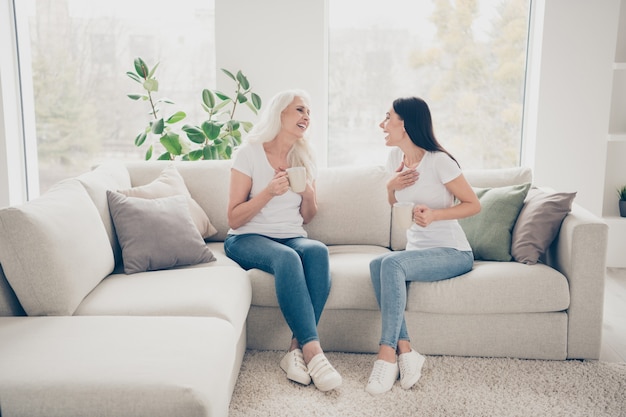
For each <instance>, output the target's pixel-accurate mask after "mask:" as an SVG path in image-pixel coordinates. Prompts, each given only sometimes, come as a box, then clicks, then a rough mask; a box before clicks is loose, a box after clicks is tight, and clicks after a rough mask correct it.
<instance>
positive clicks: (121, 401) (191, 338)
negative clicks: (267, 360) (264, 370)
mask: <svg viewBox="0 0 626 417" xmlns="http://www.w3.org/2000/svg"><path fill="white" fill-rule="evenodd" d="M239 337H240V334H239V333H238V332H237V331H235V330H234V329H233V326H231V325H230V323H228V322H226V321H225V320H221V319H218V318H213V317H6V318H1V319H0V340H3V341H4V340H11V341H12V343H0V369H1V370H2V372H0V405H1V406H2V415H3V416H5V415H6V416H29V417H78V416H119V417H121V416H150V417H172V416H185V417H206V416H226V415H228V405H229V402H230V398H231V395H232V388H231V387H232V386H233V385H234V381H232V379H233V378H234V376H236V375H237V371H238V369H239V365H240V363H239V358H238V356H237V352H236V349H235V346H236V343H237V340H238V339H239Z"/></svg>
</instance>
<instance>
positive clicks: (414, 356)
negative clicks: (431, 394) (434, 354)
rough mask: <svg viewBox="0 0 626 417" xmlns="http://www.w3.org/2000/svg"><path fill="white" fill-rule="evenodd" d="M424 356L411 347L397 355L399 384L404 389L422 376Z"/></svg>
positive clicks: (409, 387) (408, 387)
mask: <svg viewBox="0 0 626 417" xmlns="http://www.w3.org/2000/svg"><path fill="white" fill-rule="evenodd" d="M424 362H426V358H425V357H424V356H422V355H420V354H419V353H417V352H416V351H414V350H413V349H411V351H410V352H407V353H403V354H401V355H399V356H398V366H399V367H400V385H401V386H402V388H404V389H411V387H412V386H413V385H415V383H416V382H417V381H419V379H420V377H421V376H422V367H423V366H424Z"/></svg>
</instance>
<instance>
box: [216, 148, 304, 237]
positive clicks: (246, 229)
mask: <svg viewBox="0 0 626 417" xmlns="http://www.w3.org/2000/svg"><path fill="white" fill-rule="evenodd" d="M232 167H233V169H236V170H237V171H239V172H241V173H243V174H245V175H247V176H248V177H250V178H251V179H252V189H251V190H250V196H249V198H252V197H254V196H256V195H257V194H259V193H260V192H261V191H263V190H264V189H265V187H267V184H269V182H270V181H271V180H272V179H273V178H274V168H273V167H272V166H271V165H270V163H269V161H268V160H267V155H266V154H265V150H264V149H263V144H262V143H247V144H245V145H243V146H241V147H240V148H239V149H238V150H237V152H235V154H234V156H233V165H232ZM300 204H302V196H301V195H300V194H297V193H294V192H293V191H291V189H290V190H288V191H287V192H286V193H285V194H283V195H279V196H275V197H274V198H272V199H271V200H270V201H269V202H268V203H267V204H266V205H265V207H263V208H262V209H261V211H259V212H258V213H257V214H256V215H255V216H254V217H253V218H252V219H251V220H250V221H249V222H248V223H246V224H244V225H243V226H241V227H239V228H237V229H230V230H229V231H228V233H229V234H234V235H240V234H244V233H258V234H261V235H265V236H269V237H275V238H289V237H298V236H303V237H306V236H307V233H306V231H305V230H304V228H303V227H302V223H303V219H302V215H301V214H300Z"/></svg>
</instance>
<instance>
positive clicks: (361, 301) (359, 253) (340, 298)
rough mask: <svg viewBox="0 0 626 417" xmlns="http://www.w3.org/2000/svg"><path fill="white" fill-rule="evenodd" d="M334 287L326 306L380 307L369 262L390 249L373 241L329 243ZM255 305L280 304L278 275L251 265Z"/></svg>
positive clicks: (346, 307)
mask: <svg viewBox="0 0 626 417" xmlns="http://www.w3.org/2000/svg"><path fill="white" fill-rule="evenodd" d="M328 252H329V256H330V275H331V279H332V287H331V289H330V294H329V296H328V301H327V302H326V307H325V308H326V309H355V310H358V309H363V310H378V304H377V303H376V296H375V295H374V289H373V288H372V282H371V280H370V269H369V263H370V261H371V260H372V259H374V258H375V257H377V256H378V255H381V254H384V253H388V252H389V249H387V248H383V247H381V246H370V245H333V246H329V247H328ZM248 273H249V274H250V281H251V283H252V305H255V306H262V307H278V299H277V298H276V290H275V288H274V276H273V275H271V274H268V273H266V272H263V271H261V270H259V269H251V270H250V271H248Z"/></svg>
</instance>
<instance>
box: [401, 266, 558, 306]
mask: <svg viewBox="0 0 626 417" xmlns="http://www.w3.org/2000/svg"><path fill="white" fill-rule="evenodd" d="M569 303H570V298H569V285H568V282H567V278H566V277H565V276H564V275H563V274H561V273H560V272H558V271H557V270H555V269H553V268H550V267H549V266H546V265H543V264H536V265H525V264H522V263H518V262H485V261H476V262H475V263H474V269H472V270H471V271H470V272H468V273H467V274H464V275H461V276H459V277H456V278H452V279H448V280H444V281H438V282H411V283H410V284H409V289H408V296H407V309H408V310H410V311H420V312H424V313H433V314H458V315H468V314H516V313H545V312H556V311H563V310H566V309H567V308H568V307H569Z"/></svg>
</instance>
